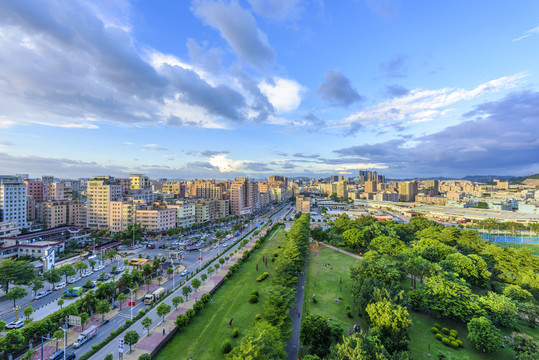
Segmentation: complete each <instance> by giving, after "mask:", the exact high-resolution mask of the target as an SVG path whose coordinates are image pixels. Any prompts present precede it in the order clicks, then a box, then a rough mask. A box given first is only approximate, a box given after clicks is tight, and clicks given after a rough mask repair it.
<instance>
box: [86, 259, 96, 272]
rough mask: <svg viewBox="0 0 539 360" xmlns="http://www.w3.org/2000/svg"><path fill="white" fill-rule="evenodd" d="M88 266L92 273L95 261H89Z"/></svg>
mask: <svg viewBox="0 0 539 360" xmlns="http://www.w3.org/2000/svg"><path fill="white" fill-rule="evenodd" d="M88 264H89V265H90V267H91V268H92V271H93V270H94V266H95V264H97V262H96V261H95V260H89V261H88Z"/></svg>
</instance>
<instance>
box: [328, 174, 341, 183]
mask: <svg viewBox="0 0 539 360" xmlns="http://www.w3.org/2000/svg"><path fill="white" fill-rule="evenodd" d="M342 180H344V178H343V176H342V175H331V176H330V177H329V182H330V183H334V182H339V181H342Z"/></svg>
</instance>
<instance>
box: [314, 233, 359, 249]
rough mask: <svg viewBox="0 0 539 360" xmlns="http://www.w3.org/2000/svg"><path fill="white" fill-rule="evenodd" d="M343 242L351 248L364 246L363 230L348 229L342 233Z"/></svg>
mask: <svg viewBox="0 0 539 360" xmlns="http://www.w3.org/2000/svg"><path fill="white" fill-rule="evenodd" d="M320 231H322V230H321V229H320ZM342 239H343V240H344V243H345V244H346V245H348V246H350V247H351V248H352V249H356V250H358V249H361V248H364V247H365V240H364V239H363V232H362V231H361V230H359V229H356V228H352V229H348V230H346V231H345V232H343V234H342Z"/></svg>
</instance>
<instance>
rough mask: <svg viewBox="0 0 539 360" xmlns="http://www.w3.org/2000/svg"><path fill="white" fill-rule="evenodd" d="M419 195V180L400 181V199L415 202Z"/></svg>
mask: <svg viewBox="0 0 539 360" xmlns="http://www.w3.org/2000/svg"><path fill="white" fill-rule="evenodd" d="M416 195H417V181H405V182H401V183H399V200H400V201H406V202H414V201H415V197H416Z"/></svg>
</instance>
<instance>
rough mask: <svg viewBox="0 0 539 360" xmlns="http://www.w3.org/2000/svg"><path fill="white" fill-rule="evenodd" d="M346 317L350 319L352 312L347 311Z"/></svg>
mask: <svg viewBox="0 0 539 360" xmlns="http://www.w3.org/2000/svg"><path fill="white" fill-rule="evenodd" d="M346 316H348V317H349V318H350V319H351V318H352V310H348V311H347V312H346Z"/></svg>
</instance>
